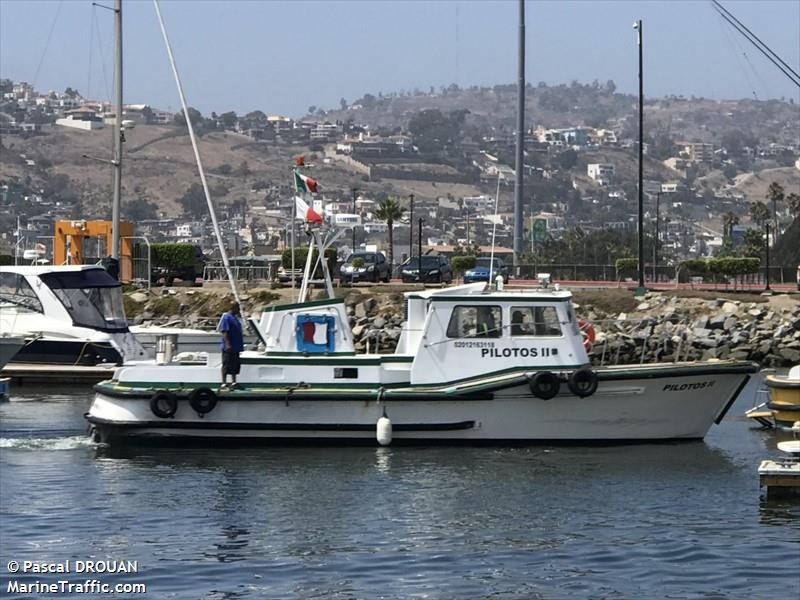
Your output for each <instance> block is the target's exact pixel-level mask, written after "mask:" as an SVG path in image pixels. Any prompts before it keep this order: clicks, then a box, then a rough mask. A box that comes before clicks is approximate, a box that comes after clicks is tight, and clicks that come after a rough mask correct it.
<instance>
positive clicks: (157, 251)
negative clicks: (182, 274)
mask: <svg viewBox="0 0 800 600" xmlns="http://www.w3.org/2000/svg"><path fill="white" fill-rule="evenodd" d="M150 260H151V262H152V266H153V267H163V268H166V269H178V268H180V267H191V266H194V263H195V260H196V250H195V247H194V246H193V245H192V244H169V243H165V244H152V245H151V246H150Z"/></svg>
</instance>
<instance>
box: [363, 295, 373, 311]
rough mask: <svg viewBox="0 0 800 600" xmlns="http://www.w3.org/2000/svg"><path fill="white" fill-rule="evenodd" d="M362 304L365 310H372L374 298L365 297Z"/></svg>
mask: <svg viewBox="0 0 800 600" xmlns="http://www.w3.org/2000/svg"><path fill="white" fill-rule="evenodd" d="M363 304H364V308H365V309H366V311H367V312H372V309H373V308H375V298H365V299H364V302H363Z"/></svg>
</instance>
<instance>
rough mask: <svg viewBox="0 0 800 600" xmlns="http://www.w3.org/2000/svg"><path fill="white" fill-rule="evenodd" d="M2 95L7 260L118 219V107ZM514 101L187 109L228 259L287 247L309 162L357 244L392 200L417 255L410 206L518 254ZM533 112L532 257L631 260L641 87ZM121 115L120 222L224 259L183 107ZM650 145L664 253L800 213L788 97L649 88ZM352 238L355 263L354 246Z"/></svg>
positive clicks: (799, 145) (653, 239)
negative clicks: (63, 224) (297, 174)
mask: <svg viewBox="0 0 800 600" xmlns="http://www.w3.org/2000/svg"><path fill="white" fill-rule="evenodd" d="M0 98H1V100H0V135H2V141H1V143H0V236H2V237H0V254H13V253H14V252H15V251H17V250H18V249H19V247H20V246H26V245H27V246H29V245H30V244H31V243H32V242H31V240H44V242H39V243H45V244H46V240H47V238H48V236H52V226H53V225H52V223H53V221H54V219H58V218H64V219H93V218H107V217H108V216H109V215H110V196H111V168H110V167H109V166H108V165H104V164H103V161H107V160H108V158H109V153H110V146H111V129H112V127H111V126H112V125H113V124H114V122H115V120H116V115H115V114H114V112H113V110H112V108H111V105H110V104H109V103H108V102H104V101H99V100H93V99H88V98H83V97H82V96H81V95H80V93H79V92H78V91H77V90H74V89H71V88H67V90H65V91H64V92H40V91H37V90H34V89H33V87H32V86H30V85H28V84H26V83H24V82H13V81H10V80H0ZM515 103H516V86H514V85H497V86H493V87H471V88H467V89H461V88H459V87H458V86H455V85H451V86H449V87H446V88H445V87H443V88H440V89H438V90H437V89H433V88H431V89H429V90H427V91H422V90H410V91H403V92H392V93H382V92H378V93H377V94H375V95H373V94H365V95H364V96H363V97H361V98H359V99H355V100H353V101H351V102H348V101H347V100H346V99H344V98H343V99H342V100H341V102H340V103H339V106H338V107H334V108H332V109H325V108H318V107H316V106H311V107H309V108H308V114H306V115H305V116H303V117H299V118H292V117H287V116H284V115H275V114H270V113H269V112H268V109H267V108H265V110H264V111H261V110H256V111H253V112H250V113H247V114H245V115H237V114H236V113H234V112H231V111H227V112H221V113H219V114H218V113H216V112H213V113H211V114H210V115H202V114H200V113H199V112H198V111H196V110H193V109H192V110H191V111H190V113H191V114H190V118H191V119H192V123H193V124H194V125H195V128H196V130H197V132H198V134H199V136H200V152H201V155H202V156H203V159H204V163H205V167H206V170H207V171H208V174H209V184H210V191H211V195H212V197H213V198H214V200H215V202H216V203H217V205H218V207H219V209H220V212H221V214H222V220H223V222H224V226H225V230H226V231H225V237H226V240H229V244H230V248H229V250H231V251H232V252H233V253H234V254H241V255H256V256H262V255H274V254H277V253H278V252H280V250H281V249H282V248H283V247H284V246H285V244H286V238H287V222H288V220H289V217H290V215H291V212H292V211H293V210H294V201H293V199H292V198H293V195H294V188H293V182H292V179H291V171H290V169H291V167H292V166H293V165H294V164H295V163H294V161H295V158H296V157H298V156H303V157H304V161H305V167H304V172H305V173H306V174H307V175H309V176H311V177H313V178H314V179H315V180H316V181H318V182H319V183H320V185H319V188H318V193H317V194H314V195H313V196H312V197H310V198H309V200H310V202H311V203H312V204H313V206H314V207H315V208H316V209H318V210H319V211H321V212H323V213H327V214H335V213H337V212H340V213H352V212H354V211H355V212H357V213H358V214H359V215H360V216H361V218H362V222H363V226H362V227H359V228H357V233H356V245H357V246H358V247H359V248H364V247H367V246H369V247H373V246H374V247H376V248H377V249H379V250H381V251H384V252H385V253H387V254H388V253H389V252H388V247H387V246H388V231H387V229H388V226H387V223H386V222H385V219H381V218H380V217H379V214H380V212H379V207H380V206H381V204H382V203H385V202H386V201H387V200H395V201H396V202H395V203H396V204H397V206H398V207H399V208H400V209H401V210H402V213H403V214H401V215H400V217H399V218H398V219H395V220H394V224H393V226H394V237H393V239H394V242H395V243H394V246H395V247H394V253H393V254H394V256H396V257H401V256H403V255H408V254H409V253H410V248H409V242H408V240H409V233H410V232H409V224H408V222H409V216H410V209H411V202H412V197H413V202H414V209H413V210H414V221H415V227H416V226H417V225H418V219H419V218H422V219H424V221H423V223H422V241H423V245H424V246H425V247H426V252H436V251H437V249H439V250H442V249H445V248H450V249H454V248H468V247H471V246H475V245H478V246H480V245H486V244H488V243H490V240H491V236H492V234H494V235H495V238H496V243H497V245H498V246H499V247H500V248H508V247H510V246H511V242H512V240H511V236H512V219H513V208H512V201H513V189H514V178H515V170H514V169H515V163H514V136H515V131H514V126H515V124H514V123H515V122H514V110H515ZM526 103H527V107H526V109H527V112H526V131H525V152H524V157H525V158H524V170H525V180H526V183H525V198H524V201H525V215H524V216H525V224H524V229H525V236H526V256H527V259H528V260H532V261H557V262H565V263H566V262H573V263H574V262H580V263H586V262H589V261H590V260H591V261H594V262H595V263H598V262H606V261H612V260H613V259H615V258H619V257H625V256H630V255H632V253H633V252H634V250H635V246H634V243H633V241H632V240H633V238H634V237H635V232H636V217H637V212H636V210H637V208H636V206H637V205H636V201H637V196H638V191H637V186H636V172H637V141H636V140H637V137H636V135H637V134H636V122H637V113H636V102H635V98H634V97H632V96H630V95H624V94H619V93H617V92H616V86H615V85H614V83H613V82H611V81H608V82H606V83H600V82H597V81H595V82H593V83H591V84H580V83H578V82H573V83H572V84H571V85H561V86H548V85H546V84H544V83H540V84H538V85H532V86H529V87H528V89H527V92H526ZM122 123H123V127H124V135H125V144H124V157H125V162H124V170H123V205H122V217H123V219H127V220H131V221H134V222H136V224H137V231H138V232H140V233H141V234H143V235H147V236H148V238H152V239H153V240H154V241H186V242H190V243H194V244H197V245H200V246H202V247H203V248H204V250H207V251H208V252H211V251H212V250H213V247H214V243H213V241H212V240H211V236H210V226H209V223H208V218H207V214H206V213H207V211H206V208H205V198H204V197H203V195H202V189H201V188H200V185H199V178H198V176H197V169H196V166H195V163H194V160H193V154H192V150H191V146H190V144H189V139H188V135H187V134H188V131H187V127H186V123H185V120H184V117H183V115H182V114H169V113H167V112H165V111H162V110H159V109H157V108H155V107H151V106H149V105H147V104H130V105H126V106H125V109H124V113H123V115H122ZM643 150H644V154H645V165H644V171H645V186H644V191H645V195H646V198H645V211H646V214H645V219H646V228H647V233H648V236H649V241H648V244H649V245H650V246H649V247H650V248H652V247H653V245H655V246H656V248H657V250H658V253H659V257H660V259H661V261H662V262H664V263H669V262H673V263H676V262H678V261H681V260H685V259H688V258H697V257H703V256H711V255H714V254H719V253H732V252H740V253H741V252H745V251H746V252H749V253H751V254H752V253H754V252H763V250H764V248H759V247H758V241H757V240H756V237H758V236H760V238H761V239H762V240H763V239H764V235H763V229H764V226H765V224H769V225H770V226H771V227H772V231H773V233H772V234H771V235H772V237H771V238H770V241H771V242H777V241H778V240H779V238H780V235H781V232H782V231H783V230H785V229H787V228H788V227H789V226H790V225H791V223H792V222H793V221H794V220H795V219H796V218H797V216H798V214H799V213H800V199H799V198H798V195H799V194H800V109H798V106H797V104H795V103H794V102H792V101H790V102H783V101H776V100H770V101H756V100H738V101H714V100H708V99H702V98H684V97H680V96H671V97H667V98H659V99H655V98H653V99H648V100H647V102H646V104H645V145H644V148H643ZM496 196H497V198H498V199H499V202H498V204H497V206H496V205H495V197H496ZM765 211H766V212H765ZM656 219H658V225H659V228H658V230H656V226H657V222H656ZM776 230H777V233H775V231H776ZM748 232H751V233H749V237H748ZM415 235H416V234H415ZM609 236H611V237H609ZM348 242H349V243H344V244H342V247H341V249H340V250H341V253H342V254H343V255H346V254H348V253H349V252H350V251H352V248H351V246H352V242H351V241H348ZM415 243H416V242H415ZM743 244H744V246H743ZM748 244H749V245H748ZM587 245H588V248H589V251H588V252H587ZM762 245H763V244H762ZM581 247H582V248H581ZM601 247H602V248H603V249H604V250H603V252H600V251H598V250H592V249H593V248H601ZM600 254H603V255H604V256H600Z"/></svg>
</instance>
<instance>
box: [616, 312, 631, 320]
mask: <svg viewBox="0 0 800 600" xmlns="http://www.w3.org/2000/svg"><path fill="white" fill-rule="evenodd" d="M627 320H628V315H627V313H619V316H618V317H617V321H627Z"/></svg>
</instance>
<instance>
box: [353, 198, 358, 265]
mask: <svg viewBox="0 0 800 600" xmlns="http://www.w3.org/2000/svg"><path fill="white" fill-rule="evenodd" d="M357 196H358V188H353V214H354V215H355V214H357V213H356V197H357ZM355 251H356V225H355V223H353V252H355Z"/></svg>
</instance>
